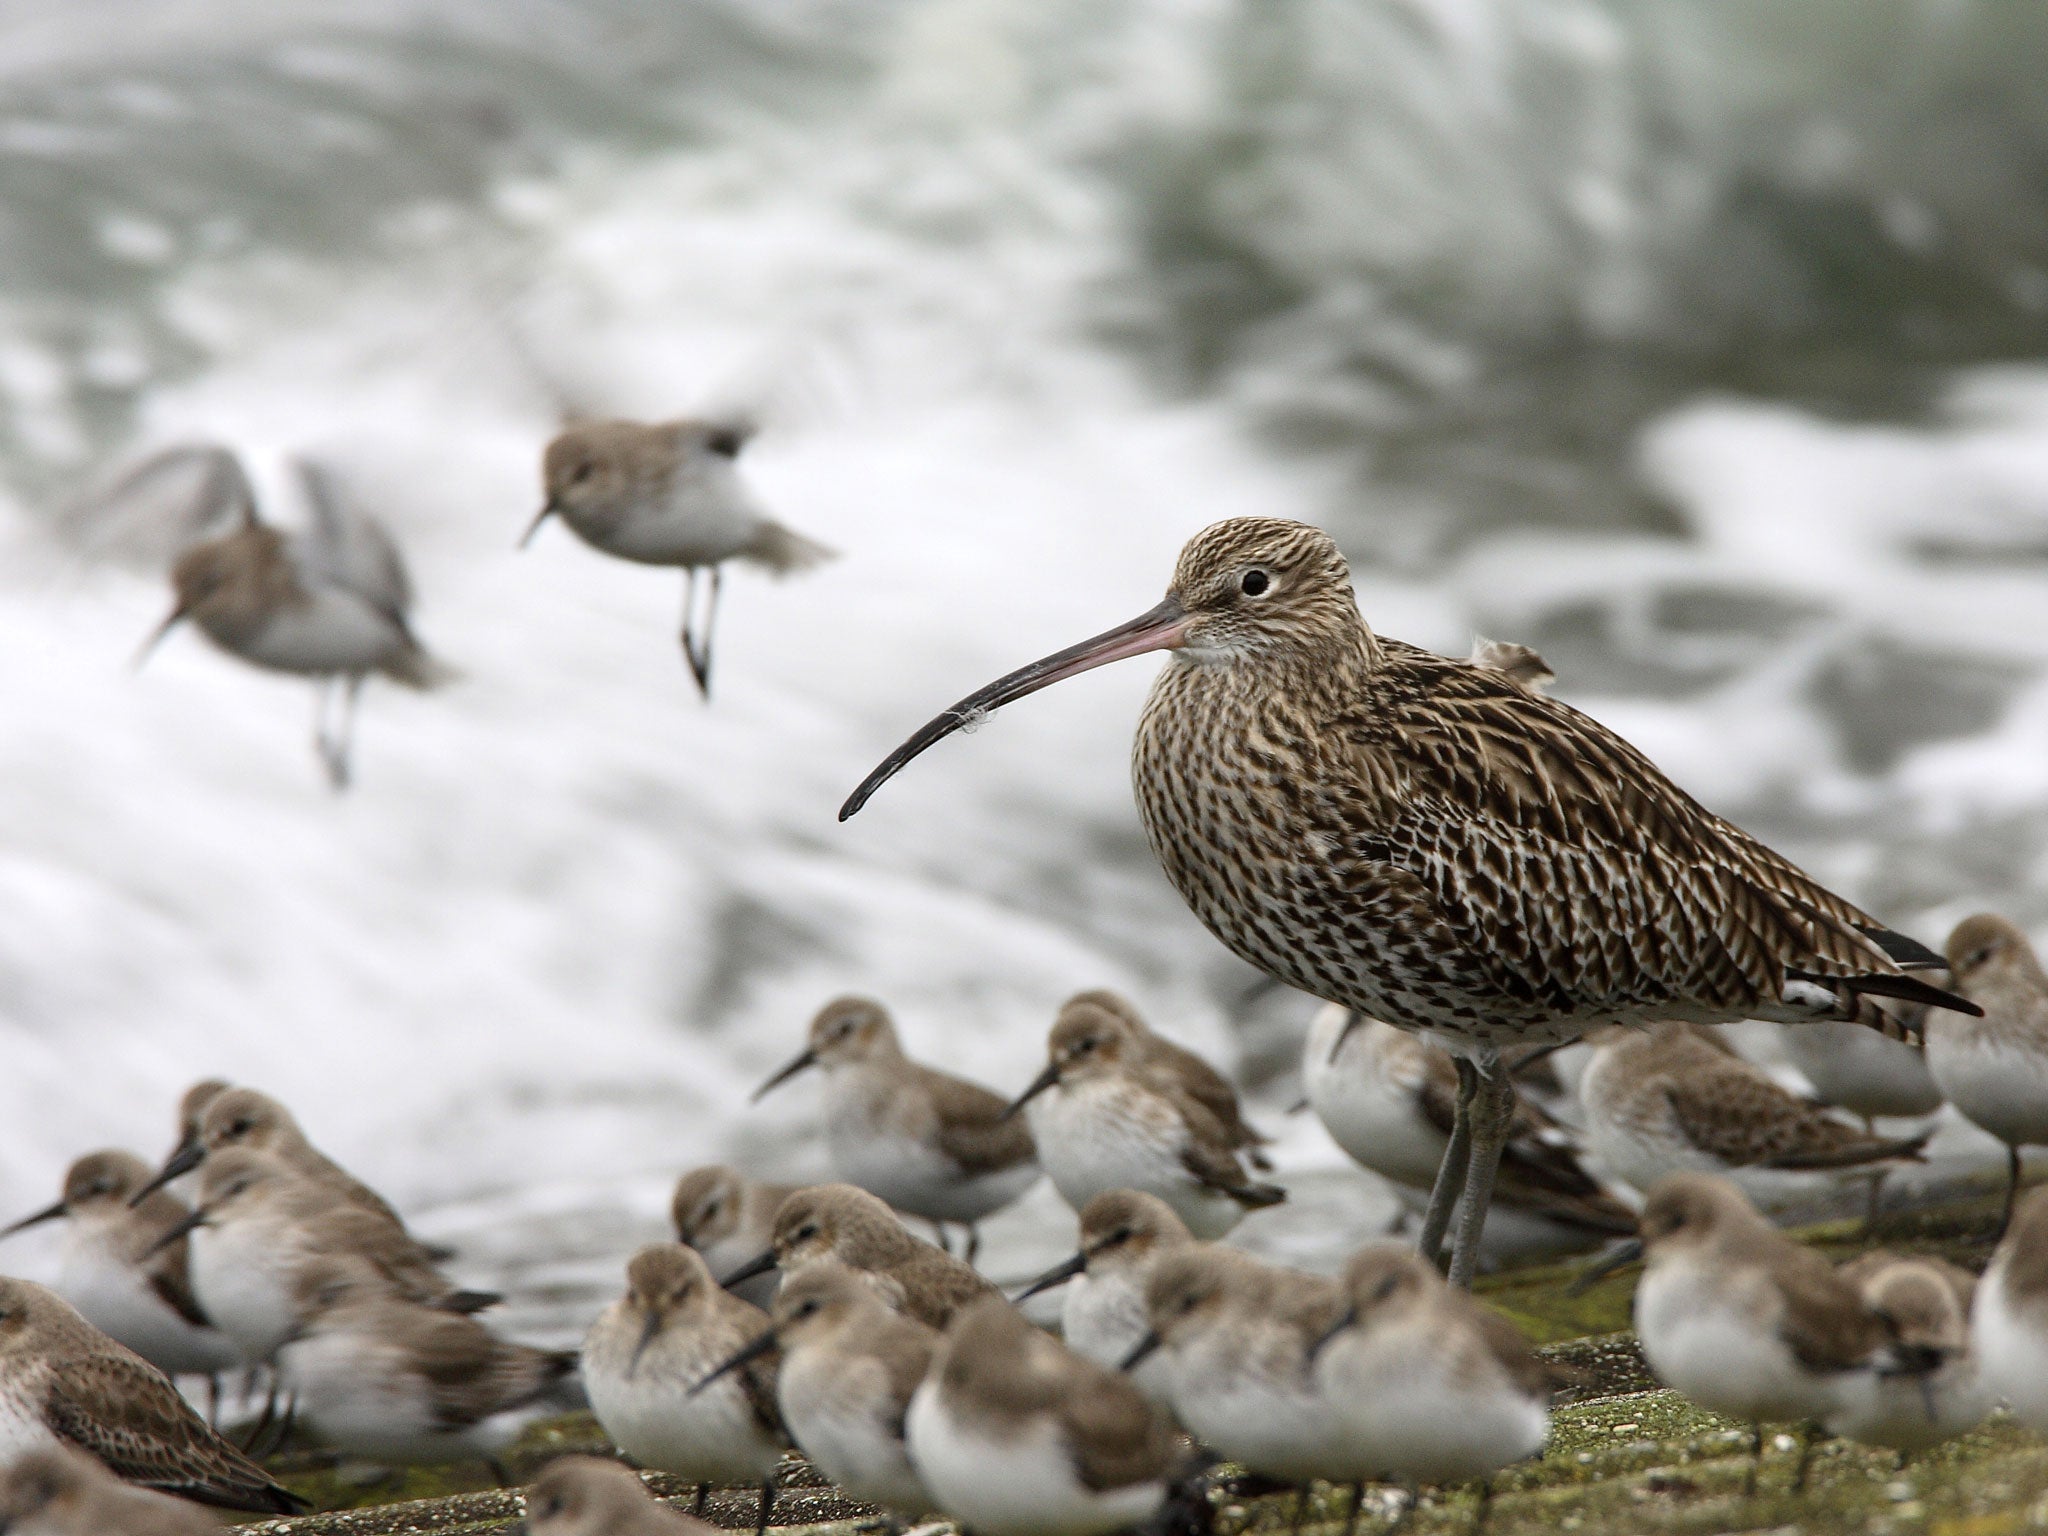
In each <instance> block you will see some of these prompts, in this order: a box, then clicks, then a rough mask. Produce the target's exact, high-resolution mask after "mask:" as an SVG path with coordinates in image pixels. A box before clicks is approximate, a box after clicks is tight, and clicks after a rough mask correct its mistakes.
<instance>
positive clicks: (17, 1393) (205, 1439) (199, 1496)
mask: <svg viewBox="0 0 2048 1536" xmlns="http://www.w3.org/2000/svg"><path fill="white" fill-rule="evenodd" d="M66 1445H70V1446H75V1447H77V1448H79V1449H81V1450H84V1451H87V1452H89V1453H91V1455H93V1456H94V1457H95V1458H97V1459H98V1460H99V1461H100V1462H101V1463H102V1464H103V1465H105V1466H106V1467H107V1469H108V1470H109V1471H111V1472H113V1473H114V1474H115V1475H116V1476H117V1477H120V1478H122V1479H124V1480H125V1481H127V1482H131V1483H135V1484H138V1485H140V1486H141V1487H144V1488H154V1489H156V1490H157V1491H158V1492H160V1493H172V1494H176V1495H178V1497H180V1498H185V1499H191V1500H194V1501H195V1502H197V1503H201V1504H217V1505H219V1506H221V1507H222V1508H224V1509H248V1510H260V1511H264V1512H268V1513H272V1514H290V1513H291V1512H292V1511H293V1510H294V1509H295V1508H298V1507H299V1506H300V1504H301V1502H302V1501H300V1500H299V1499H297V1498H295V1497H293V1496H292V1495H291V1494H290V1493H287V1492H286V1491H285V1490H284V1489H283V1488H280V1487H279V1486H278V1485H277V1484H276V1483H274V1482H272V1481H271V1480H270V1478H269V1476H268V1475H267V1474H266V1473H265V1472H264V1471H263V1469H262V1468H261V1467H259V1466H257V1465H256V1464H255V1463H254V1462H252V1461H250V1460H249V1458H248V1457H246V1456H244V1455H243V1454H242V1453H241V1452H240V1451H238V1450H236V1449H235V1448H234V1447H233V1446H232V1445H229V1444H228V1443H227V1441H225V1440H223V1439H221V1437H220V1436H219V1435H217V1434H215V1433H214V1432H213V1431H212V1430H211V1429H209V1428H207V1426H206V1421H205V1420H204V1419H202V1418H200V1417H199V1415H198V1414H196V1413H194V1412H193V1411H192V1409H191V1408H190V1407H189V1406H188V1405H187V1404H186V1402H185V1399H184V1398H182V1397H180V1396H179V1395H178V1389H177V1388H176V1387H174V1386H172V1385H171V1382H170V1378H169V1377H167V1376H165V1375H164V1374H163V1373H162V1372H161V1371H159V1370H157V1369H156V1367H154V1366H152V1365H150V1364H149V1363H148V1362H146V1361H145V1360H143V1359H142V1357H141V1356H139V1355H136V1354H131V1353H130V1352H129V1351H128V1350H125V1349H123V1348H122V1347H121V1346H120V1345H119V1344H116V1343H115V1342H114V1341H113V1340H112V1339H110V1338H108V1337H107V1336H106V1335H105V1334H103V1333H101V1332H100V1331H99V1329H97V1328H95V1327H93V1326H92V1324H90V1323H88V1322H87V1321H86V1320H85V1319H84V1318H82V1317H80V1316H79V1315H78V1313H77V1312H76V1311H75V1310H74V1309H73V1308H72V1307H71V1305H70V1304H69V1303H68V1302H66V1301H65V1300H64V1299H63V1298H62V1297H60V1296H58V1295H57V1293H56V1292H54V1291H50V1290H46V1289H44V1288H43V1287H42V1286H40V1285H35V1284H32V1283H31V1282H29V1281H27V1280H14V1279H9V1278H7V1277H5V1276H0V1464H5V1463H6V1462H8V1461H11V1460H13V1459H14V1458H15V1457H16V1456H19V1455H21V1454H23V1453H25V1452H28V1451H37V1450H48V1449H52V1448H56V1447H61V1446H66Z"/></svg>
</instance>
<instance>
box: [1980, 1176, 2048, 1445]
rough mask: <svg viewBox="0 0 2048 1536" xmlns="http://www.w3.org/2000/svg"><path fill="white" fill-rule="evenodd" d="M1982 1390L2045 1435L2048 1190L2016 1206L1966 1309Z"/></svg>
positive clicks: (2047, 1427)
mask: <svg viewBox="0 0 2048 1536" xmlns="http://www.w3.org/2000/svg"><path fill="white" fill-rule="evenodd" d="M1970 1342H1971V1344H1972V1345H1973V1346H1974V1347H1975V1350H1976V1355H1977V1369H1978V1371H1979V1372H1980V1373H1981V1374H1982V1376H1983V1380H1984V1384H1985V1386H1987V1387H1989V1388H1990V1389H1991V1392H1992V1394H1993V1395H1994V1396H1996V1397H1999V1398H2002V1399H2003V1400H2004V1402H2005V1405H2006V1406H2007V1407H2008V1408H2010V1409H2011V1410H2012V1413H2013V1417H2014V1418H2016V1419H2018V1420H2019V1421H2020V1422H2021V1423H2022V1424H2025V1425H2028V1426H2029V1427H2031V1428H2033V1429H2035V1430H2038V1431H2040V1432H2041V1433H2043V1434H2048V1190H2034V1191H2032V1192H2030V1193H2029V1194H2028V1195H2027V1197H2026V1199H2024V1200H2022V1201H2021V1202H2020V1203H2019V1208H2018V1209H2017V1210H2015V1211H2014V1212H2013V1219H2012V1222H2011V1224H2010V1225H2009V1226H2008V1227H2007V1228H2006V1232H2005V1236H2004V1238H2003V1239H2002V1240H2001V1241H2000V1242H1999V1245H1998V1251H1997V1252H1996V1253H1995V1254H1993V1255H1992V1258H1991V1267H1990V1268H1989V1269H1987V1270H1985V1271H1984V1278H1983V1279H1982V1280H1981V1281H1979V1282H1978V1284H1977V1299H1976V1303H1975V1305H1974V1306H1972V1307H1971V1309H1970Z"/></svg>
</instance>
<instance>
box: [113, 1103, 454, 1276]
mask: <svg viewBox="0 0 2048 1536" xmlns="http://www.w3.org/2000/svg"><path fill="white" fill-rule="evenodd" d="M179 1124H180V1126H181V1127H182V1129H183V1134H182V1135H181V1136H180V1138H179V1141H178V1145H177V1146H175V1147H173V1148H172V1149H171V1155H170V1156H169V1157H167V1158H165V1159H164V1165H163V1167H162V1168H161V1169H159V1170H158V1172H157V1174H156V1177H155V1178H154V1179H152V1180H151V1181H150V1184H149V1187H150V1188H151V1189H159V1188H161V1187H162V1186H163V1185H165V1184H168V1183H170V1182H171V1181H172V1180H173V1179H178V1178H183V1177H184V1176H185V1175H186V1174H188V1173H190V1172H191V1171H192V1170H193V1169H195V1168H197V1167H199V1166H200V1164H201V1163H203V1162H204V1161H205V1160H206V1157H207V1154H208V1153H212V1152H224V1151H226V1150H227V1149H228V1148H229V1147H247V1148H248V1149H249V1150H251V1151H253V1152H263V1153H267V1154H269V1155H270V1156H271V1157H274V1158H275V1159H276V1160H277V1161H278V1162H280V1163H282V1164H283V1165H284V1166H285V1167H286V1168H289V1169H290V1170H291V1171H292V1172H293V1173H295V1174H297V1175H298V1176H299V1177H300V1178H302V1179H305V1180H307V1181H308V1182H310V1183H313V1184H317V1185H319V1186H320V1187H321V1188H323V1189H325V1190H328V1191H329V1192H331V1193H332V1194H333V1195H334V1197H335V1198H336V1199H338V1200H341V1201H344V1202H346V1203H347V1204H350V1205H360V1206H361V1207H363V1209H364V1210H367V1211H372V1212H374V1213H375V1214H377V1215H379V1216H382V1217H384V1218H386V1219H387V1220H389V1221H392V1222H395V1223H397V1224H398V1225H399V1226H401V1227H402V1226H404V1225H405V1222H404V1220H403V1219H402V1218H401V1217H400V1216H399V1214H398V1212H397V1211H395V1210H394V1209H392V1207H391V1204H390V1202H389V1201H387V1200H386V1199H385V1198H384V1197H383V1196H382V1195H380V1194H378V1193H377V1191H375V1190H374V1189H372V1188H370V1186H369V1185H367V1184H365V1183H364V1182H363V1181H362V1180H361V1179H359V1178H357V1177H356V1176H355V1175H354V1174H352V1173H350V1172H349V1171H348V1170H347V1169H346V1168H344V1167H342V1166H341V1164H339V1163H337V1162H336V1161H334V1159H333V1158H331V1157H329V1156H327V1154H326V1153H324V1152H322V1151H321V1150H320V1149H319V1148H318V1147H316V1146H314V1145H313V1143H312V1142H311V1141H309V1140H307V1139H306V1133H305V1132H304V1131H303V1130H301V1129H300V1128H299V1122H298V1121H297V1120H296V1119H295V1118H293V1115H292V1112H291V1111H290V1110H288V1109H286V1108H285V1107H284V1105H283V1104H281V1103H279V1102H278V1101H277V1100H276V1099H273V1098H272V1097H271V1096H270V1095H269V1094H267V1093H259V1092H257V1091H256V1090H255V1089H254V1088H235V1087H230V1086H229V1085H228V1084H226V1083H220V1082H214V1081H208V1082H204V1083H199V1084H196V1085H194V1086H193V1087H192V1088H190V1089H188V1090H187V1091H186V1094H185V1101H184V1105H183V1106H181V1113H180V1116H179ZM429 1256H430V1257H433V1258H447V1257H449V1255H448V1254H447V1253H446V1252H445V1251H430V1254H429Z"/></svg>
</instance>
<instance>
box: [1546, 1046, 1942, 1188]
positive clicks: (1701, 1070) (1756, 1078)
mask: <svg viewBox="0 0 2048 1536" xmlns="http://www.w3.org/2000/svg"><path fill="white" fill-rule="evenodd" d="M1579 1101H1580V1104H1581V1106H1582V1107H1583V1108H1584V1110H1585V1117H1586V1146H1587V1148H1588V1150H1590V1151H1591V1152H1593V1153H1594V1154H1595V1155H1596V1156H1598V1157H1599V1159H1600V1161H1601V1162H1602V1164H1603V1165H1605V1167H1606V1168H1607V1169H1608V1170H1609V1171H1610V1172H1611V1173H1613V1174H1614V1175H1615V1176H1616V1177H1617V1178H1621V1179H1625V1180H1627V1181H1628V1182H1629V1183H1630V1184H1632V1185H1634V1186H1635V1187H1636V1188H1637V1189H1639V1190H1644V1191H1647V1190H1648V1189H1650V1187H1651V1186H1652V1185H1654V1184H1656V1183H1657V1182H1658V1180H1660V1179H1662V1178H1664V1177H1665V1175H1667V1174H1672V1173H1677V1172H1679V1171H1681V1170H1691V1171H1694V1172H1699V1173H1717V1174H1724V1175H1726V1176H1727V1177H1729V1178H1731V1179H1733V1180H1734V1181H1735V1183H1736V1184H1737V1185H1739V1186H1740V1187H1741V1188H1742V1189H1743V1190H1744V1192H1745V1193H1747V1194H1748V1195H1749V1196H1750V1197H1751V1198H1752V1199H1754V1200H1756V1201H1758V1202H1759V1203H1760V1204H1762V1205H1763V1206H1764V1207H1765V1208H1766V1209H1773V1208H1777V1207H1781V1206H1784V1205H1786V1204H1790V1203H1794V1202H1797V1201H1799V1200H1802V1199H1808V1198H1811V1197H1812V1196H1813V1194H1814V1193H1815V1192H1816V1191H1817V1190H1821V1189H1824V1188H1825V1187H1826V1186H1828V1185H1829V1184H1832V1183H1836V1182H1839V1181H1841V1180H1842V1179H1844V1178H1849V1177H1867V1176H1870V1175H1871V1174H1873V1173H1881V1172H1883V1171H1884V1170H1885V1169H1886V1168H1889V1167H1895V1166H1897V1164H1898V1163H1900V1162H1901V1161H1906V1160H1916V1159H1917V1158H1918V1157H1919V1154H1920V1147H1921V1145H1922V1144H1923V1143H1924V1142H1925V1141H1926V1140H1927V1135H1926V1133H1922V1134H1920V1135H1916V1136H1907V1137H1886V1136H1873V1135H1871V1134H1870V1133H1869V1132H1868V1131H1865V1130H1862V1129H1860V1128H1859V1127H1856V1126H1853V1125H1849V1124H1847V1123H1846V1122H1844V1121H1841V1120H1837V1119H1836V1118H1835V1117H1834V1116H1832V1115H1830V1114H1829V1113H1827V1111H1826V1110H1824V1109H1822V1108H1821V1107H1820V1106H1819V1105H1818V1104H1815V1103H1813V1102H1812V1101H1811V1100H1808V1099H1803V1098H1801V1097H1800V1096H1799V1095H1798V1094H1796V1093H1793V1092H1792V1091H1790V1090H1789V1089H1787V1088H1784V1087H1781V1086H1780V1085H1779V1084H1778V1083H1777V1082H1776V1081H1774V1080H1773V1079H1772V1078H1771V1076H1770V1074H1768V1073H1767V1072H1765V1071H1764V1070H1763V1069H1762V1068H1761V1067H1758V1066H1756V1065H1754V1064H1752V1063H1751V1062H1748V1061H1745V1060H1744V1059H1743V1058H1742V1057H1740V1056H1738V1055H1736V1054H1735V1053H1734V1052H1733V1051H1730V1050H1727V1049H1726V1048H1724V1047H1722V1046H1721V1045H1719V1044H1718V1043H1716V1042H1714V1041H1713V1040H1711V1039H1708V1038H1704V1037H1702V1036H1701V1035H1700V1034H1699V1033H1698V1032H1697V1031H1696V1030H1695V1029H1694V1027H1693V1026H1691V1025H1689V1024H1659V1025H1657V1026H1655V1027H1654V1028H1651V1029H1648V1030H1630V1029H1616V1030H1612V1031H1610V1032H1609V1033H1607V1034H1605V1035H1603V1036H1602V1037H1601V1039H1600V1042H1599V1044H1598V1046H1597V1047H1596V1048H1595V1050H1594V1052H1593V1058H1592V1060H1591V1062H1589V1063H1588V1065H1587V1067H1586V1071H1585V1074H1584V1076H1582V1077H1581V1078H1580V1079H1579Z"/></svg>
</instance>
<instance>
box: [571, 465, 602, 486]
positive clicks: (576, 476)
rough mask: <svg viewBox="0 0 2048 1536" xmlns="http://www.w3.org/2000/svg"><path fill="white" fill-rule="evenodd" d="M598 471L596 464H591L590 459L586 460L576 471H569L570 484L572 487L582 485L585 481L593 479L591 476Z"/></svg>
mask: <svg viewBox="0 0 2048 1536" xmlns="http://www.w3.org/2000/svg"><path fill="white" fill-rule="evenodd" d="M596 469H597V466H596V465H595V464H593V463H591V462H590V461H589V460H588V459H585V460H584V461H583V462H582V463H581V464H578V465H577V466H576V467H575V468H574V469H572V470H571V471H569V483H570V484H571V485H581V484H582V483H583V482H584V481H586V480H588V479H589V478H590V477H591V475H592V474H593V473H594V472H595V471H596Z"/></svg>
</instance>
